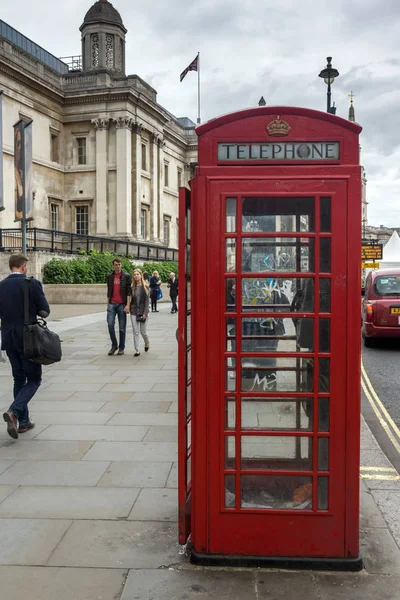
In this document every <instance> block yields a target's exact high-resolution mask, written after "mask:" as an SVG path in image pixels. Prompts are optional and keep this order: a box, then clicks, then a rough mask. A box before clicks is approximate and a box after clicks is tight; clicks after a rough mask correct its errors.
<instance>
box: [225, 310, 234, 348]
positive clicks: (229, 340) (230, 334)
mask: <svg viewBox="0 0 400 600" xmlns="http://www.w3.org/2000/svg"><path fill="white" fill-rule="evenodd" d="M226 351H227V352H236V319H234V318H230V319H226Z"/></svg>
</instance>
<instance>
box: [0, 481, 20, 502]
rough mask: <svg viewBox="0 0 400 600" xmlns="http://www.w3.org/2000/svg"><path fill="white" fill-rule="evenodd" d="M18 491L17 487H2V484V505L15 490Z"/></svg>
mask: <svg viewBox="0 0 400 600" xmlns="http://www.w3.org/2000/svg"><path fill="white" fill-rule="evenodd" d="M16 489H18V486H17V485H2V484H1V482H0V504H1V503H2V502H3V500H6V499H7V498H8V497H9V496H11V494H12V493H13V492H15V490H16Z"/></svg>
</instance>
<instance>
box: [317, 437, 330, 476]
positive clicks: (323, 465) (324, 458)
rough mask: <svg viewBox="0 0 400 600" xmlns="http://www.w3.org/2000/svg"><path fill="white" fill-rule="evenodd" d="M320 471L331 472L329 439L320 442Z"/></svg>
mask: <svg viewBox="0 0 400 600" xmlns="http://www.w3.org/2000/svg"><path fill="white" fill-rule="evenodd" d="M318 471H329V438H319V440H318Z"/></svg>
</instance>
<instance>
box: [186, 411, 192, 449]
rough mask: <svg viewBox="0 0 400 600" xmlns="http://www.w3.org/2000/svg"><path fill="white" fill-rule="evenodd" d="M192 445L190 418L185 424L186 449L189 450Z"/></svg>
mask: <svg viewBox="0 0 400 600" xmlns="http://www.w3.org/2000/svg"><path fill="white" fill-rule="evenodd" d="M191 445H192V420H191V419H190V420H189V422H188V424H187V425H186V450H187V451H189V450H190V447H191Z"/></svg>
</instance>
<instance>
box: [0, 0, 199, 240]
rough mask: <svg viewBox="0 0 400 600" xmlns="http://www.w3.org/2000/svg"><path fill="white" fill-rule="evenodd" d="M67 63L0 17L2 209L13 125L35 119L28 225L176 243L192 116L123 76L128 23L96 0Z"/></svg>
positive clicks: (193, 143) (193, 142)
mask: <svg viewBox="0 0 400 600" xmlns="http://www.w3.org/2000/svg"><path fill="white" fill-rule="evenodd" d="M80 31H81V36H82V61H81V64H80V63H78V68H74V69H71V67H69V66H68V65H67V64H66V63H65V62H63V61H62V60H59V59H57V58H55V57H54V56H52V55H51V54H50V53H48V52H46V51H45V50H43V49H42V48H41V47H40V46H37V45H36V44H34V43H33V42H31V41H30V40H28V39H27V38H25V37H24V36H22V35H21V34H19V33H18V32H16V31H15V30H14V29H12V28H11V27H9V26H8V25H7V24H5V23H4V22H1V21H0V89H2V90H3V92H4V93H3V159H4V160H3V164H4V195H5V206H6V210H5V211H3V212H1V213H0V227H3V228H12V227H15V226H16V225H15V223H14V187H15V184H14V174H13V155H14V148H13V143H14V142H13V125H14V123H16V122H17V121H18V120H19V119H20V118H26V119H32V120H33V214H32V216H33V218H34V221H33V224H34V226H35V227H41V228H45V229H57V230H61V231H68V232H74V233H84V234H87V233H88V234H90V235H97V236H112V237H117V238H124V239H133V240H139V241H145V242H149V243H152V244H160V245H163V246H167V247H172V248H174V247H177V231H178V187H179V186H180V185H187V183H188V181H189V179H190V177H191V174H192V171H193V167H194V165H195V164H196V161H197V136H196V134H195V131H194V127H195V125H194V123H192V122H191V121H190V120H189V119H188V118H176V117H174V116H173V115H172V114H171V113H169V112H168V111H167V110H166V109H164V108H163V107H162V106H160V105H159V104H158V102H157V92H156V90H154V89H153V88H152V87H151V86H150V85H148V84H147V83H146V82H145V81H143V80H142V79H141V78H140V77H139V76H137V75H126V74H125V43H126V33H127V30H126V29H125V27H124V24H123V22H122V18H121V16H120V14H119V13H118V11H117V10H116V9H115V8H114V7H113V6H112V5H111V4H110V3H109V2H107V1H106V0H100V1H98V2H95V4H94V5H93V6H92V7H91V8H90V9H89V11H88V12H87V14H86V16H85V18H84V21H83V24H82V26H81V28H80Z"/></svg>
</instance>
